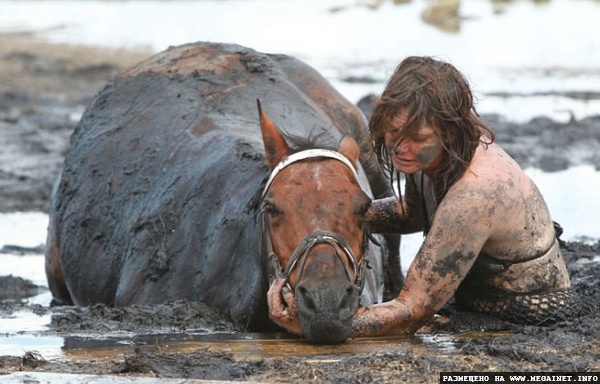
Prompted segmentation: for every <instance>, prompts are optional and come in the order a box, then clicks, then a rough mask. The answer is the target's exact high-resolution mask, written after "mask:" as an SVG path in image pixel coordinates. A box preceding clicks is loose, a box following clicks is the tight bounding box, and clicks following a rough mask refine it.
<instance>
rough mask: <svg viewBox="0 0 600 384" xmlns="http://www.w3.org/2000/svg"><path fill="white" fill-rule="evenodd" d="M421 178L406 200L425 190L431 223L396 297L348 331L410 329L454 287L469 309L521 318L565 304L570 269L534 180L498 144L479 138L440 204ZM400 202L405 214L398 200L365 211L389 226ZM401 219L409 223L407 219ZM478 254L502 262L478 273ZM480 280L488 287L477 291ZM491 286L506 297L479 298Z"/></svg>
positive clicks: (363, 313) (364, 311) (362, 315)
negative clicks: (464, 168)
mask: <svg viewBox="0 0 600 384" xmlns="http://www.w3.org/2000/svg"><path fill="white" fill-rule="evenodd" d="M420 177H422V176H421V175H420V174H419V175H418V176H417V179H420ZM424 177H425V180H424V183H423V186H424V187H423V188H424V190H423V191H419V190H418V189H419V188H418V186H419V185H420V183H415V184H416V186H417V190H416V191H412V190H410V191H408V192H407V199H409V198H412V197H413V196H418V194H420V193H421V192H422V193H423V194H424V199H425V202H426V204H425V205H426V209H427V213H428V217H429V219H430V222H431V223H432V225H431V228H430V230H429V233H428V235H427V237H426V238H425V240H424V243H423V245H422V246H421V249H420V250H419V252H418V253H417V255H416V257H415V259H414V261H413V263H412V265H411V266H410V268H409V270H408V274H407V277H406V282H405V285H404V288H403V289H402V291H401V292H400V294H399V295H398V297H397V299H395V300H392V301H390V302H386V303H382V304H378V305H373V306H371V307H368V308H361V309H359V311H358V312H357V315H356V317H355V320H354V332H353V335H354V336H376V335H385V334H391V333H396V334H402V333H412V332H415V331H416V330H417V329H418V328H419V327H421V326H422V325H423V324H425V323H426V322H427V321H428V320H429V319H431V318H432V316H433V315H434V314H435V313H436V312H437V311H439V310H440V309H441V308H442V307H443V306H444V305H445V304H446V303H447V302H448V301H449V300H450V299H451V298H452V297H453V296H454V294H455V293H456V291H457V290H459V292H461V293H462V294H461V295H460V298H461V300H460V301H461V305H462V306H463V307H466V308H469V309H472V310H479V311H485V312H488V313H496V314H498V313H499V312H500V311H501V310H506V311H509V312H510V311H511V310H512V311H522V310H523V308H528V309H529V311H530V313H529V314H521V316H520V317H518V316H513V317H511V316H506V317H507V318H511V319H513V320H519V319H521V320H522V321H524V322H531V321H537V320H540V319H541V318H543V317H544V316H547V315H548V313H549V311H550V312H551V311H552V309H553V308H557V306H558V307H560V306H561V305H568V304H569V302H570V301H571V300H572V298H571V296H570V293H569V288H570V279H569V274H568V272H567V269H566V266H565V263H564V260H563V258H562V256H561V254H560V250H559V249H558V242H557V241H556V238H555V230H554V225H553V223H552V220H551V217H550V214H549V212H548V208H547V207H546V204H545V203H544V200H543V198H542V196H541V194H540V192H539V190H538V189H537V188H536V186H535V185H534V184H533V182H532V181H531V180H530V179H529V178H528V177H527V175H526V174H525V173H524V172H523V171H522V170H521V169H520V167H519V166H518V165H517V164H516V163H515V162H514V160H512V159H511V158H510V157H509V156H508V155H507V154H506V153H505V152H504V151H503V150H502V149H501V148H500V147H498V146H497V145H495V144H490V145H483V144H481V145H480V146H479V147H478V148H477V150H476V152H475V155H474V157H473V160H472V162H471V163H470V165H469V167H468V169H467V171H466V173H465V174H464V175H463V177H462V178H460V179H459V180H458V181H457V182H456V183H455V184H454V185H453V186H452V187H451V188H450V189H449V190H448V192H447V194H446V196H445V197H444V199H443V200H442V201H441V202H440V203H439V205H437V204H435V199H434V198H433V193H432V191H433V189H432V187H431V183H430V182H429V178H428V176H427V175H425V176H424ZM403 202H404V214H402V207H401V206H400V204H399V203H396V205H395V206H394V205H392V202H391V201H390V200H385V201H383V202H382V203H381V204H380V203H379V202H374V204H373V208H372V210H373V211H374V213H371V214H370V216H369V217H370V219H371V218H372V219H376V218H378V217H381V218H384V219H386V223H387V227H390V228H393V227H394V225H391V224H390V223H391V221H392V220H393V219H394V218H398V217H400V218H406V217H411V216H413V214H414V213H413V212H412V211H410V208H411V206H414V205H413V204H406V202H405V201H403ZM390 208H391V210H390ZM381 211H388V212H389V213H388V214H383V213H381ZM402 222H403V223H409V224H410V221H408V220H407V219H404V220H403V221H402ZM373 226H374V225H373ZM382 227H385V225H383V226H382ZM482 254H485V255H487V256H488V257H490V258H493V259H494V260H497V263H498V264H499V265H502V266H503V267H502V268H499V269H498V268H491V269H490V270H488V271H487V272H485V273H484V272H482V268H480V267H481V265H480V264H481V263H479V264H478V263H477V260H478V258H479V257H480V255H482ZM482 286H483V287H488V288H489V289H488V290H487V291H482V292H481V293H482V295H481V296H478V292H477V289H480V288H481V287H482ZM474 287H477V288H476V289H473V288H474ZM490 290H496V291H497V292H507V295H506V297H510V298H512V299H511V300H512V301H510V300H509V302H507V300H506V299H503V300H498V299H497V296H495V297H494V300H488V301H483V300H482V298H485V296H483V294H484V293H485V292H489V291H490ZM474 291H475V292H474ZM553 292H555V293H556V294H553ZM501 308H502V309H501ZM507 314H508V312H507ZM538 315H539V316H538Z"/></svg>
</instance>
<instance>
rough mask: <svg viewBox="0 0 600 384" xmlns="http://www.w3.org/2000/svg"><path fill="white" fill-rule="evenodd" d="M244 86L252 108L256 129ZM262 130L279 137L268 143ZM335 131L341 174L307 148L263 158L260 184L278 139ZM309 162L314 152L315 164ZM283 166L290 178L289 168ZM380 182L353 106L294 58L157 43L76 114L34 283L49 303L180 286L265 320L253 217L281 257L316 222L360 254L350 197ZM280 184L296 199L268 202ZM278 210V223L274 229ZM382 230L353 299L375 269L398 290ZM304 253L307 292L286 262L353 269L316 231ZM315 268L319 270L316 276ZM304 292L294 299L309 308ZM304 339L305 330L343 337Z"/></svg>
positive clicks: (368, 290)
mask: <svg viewBox="0 0 600 384" xmlns="http://www.w3.org/2000/svg"><path fill="white" fill-rule="evenodd" d="M257 99H259V100H260V101H261V102H262V108H263V109H264V111H265V112H263V114H262V116H263V117H264V118H263V119H260V120H262V123H263V127H262V131H263V132H262V135H261V125H260V123H259V111H258V109H257V103H256V100H257ZM267 114H268V117H267ZM277 127H279V128H281V130H282V131H283V132H284V133H283V135H282V136H277V135H278V133H277V132H278V130H277ZM274 129H275V130H276V131H277V132H275V133H273V132H274V131H273V130H274ZM269 130H270V131H269ZM265 132H267V133H266V134H265ZM273 135H275V136H277V137H280V139H281V138H285V140H286V141H287V142H290V143H295V144H290V145H289V147H288V146H287V144H281V143H279V144H277V143H274V142H273V137H274V136H273ZM346 136H349V137H352V138H353V139H354V140H353V142H354V141H355V142H356V143H358V147H356V151H355V152H356V153H355V155H353V154H352V151H353V150H352V149H350V150H348V149H346V152H349V154H344V156H345V158H350V159H349V161H350V163H351V164H352V166H353V167H354V168H355V171H356V172H357V178H356V177H355V176H352V172H350V170H349V169H348V166H347V164H345V163H343V162H342V161H339V160H336V159H335V158H327V157H324V158H321V157H319V156H317V158H312V159H306V160H302V161H296V162H295V163H298V164H294V165H289V167H288V168H289V169H288V168H286V169H285V170H280V171H278V172H280V175H277V176H276V178H275V179H274V180H271V184H270V186H269V192H268V194H267V195H268V196H263V191H265V190H264V189H265V183H266V181H267V179H268V178H269V175H270V174H271V171H272V170H273V168H275V167H277V165H278V163H279V162H280V161H281V160H284V159H286V158H287V157H289V155H290V154H291V153H292V152H295V151H296V150H297V149H308V148H326V149H330V150H334V151H339V150H340V143H343V142H346V141H347V140H344V138H345V137H346ZM282 145H283V147H284V148H282ZM354 146H356V144H354ZM347 147H348V146H347V145H346V148H347ZM350 147H352V145H350ZM265 148H266V149H267V153H265ZM269 151H271V152H269ZM353 156H355V157H356V159H352V158H351V157H353ZM312 164H325V166H324V167H321V168H319V169H320V170H321V171H322V172H321V173H322V175H321V176H319V174H318V173H319V172H314V171H313V168H314V167H313V166H312ZM298 165H300V168H302V169H304V170H303V171H299V170H298V169H300V168H298V167H297V166H298ZM294 167H296V168H295V169H296V170H294ZM332 167H333V168H332ZM331 169H334V171H332V170H331ZM301 172H305V173H304V174H302V173H301ZM310 172H312V173H310ZM328 172H329V174H328ZM293 174H295V175H296V176H295V177H301V178H302V179H295V180H296V181H294V179H293V177H292V176H293ZM332 175H334V176H335V178H338V176H339V175H341V176H340V177H341V178H342V179H340V180H342V181H340V183H342V184H341V185H333V184H332V183H333V181H332V180H331V179H333V178H334V177H333V176H332ZM323 177H325V178H326V179H323ZM328 180H331V181H328ZM286 183H296V184H300V185H296V186H295V187H294V188H289V184H286ZM311 183H312V184H311ZM315 183H317V184H318V186H315V185H317V184H315ZM335 183H337V181H336V182H335ZM344 183H345V184H347V185H344ZM359 184H360V187H361V188H354V187H348V186H349V185H353V186H355V185H359ZM387 185H388V183H387V182H386V181H385V179H384V178H383V176H382V174H381V172H380V170H379V168H378V166H377V163H376V160H375V158H374V157H373V155H372V153H371V152H370V149H369V145H368V142H367V135H366V131H365V121H364V117H362V115H361V114H360V112H359V111H358V109H356V108H355V107H354V106H353V105H352V104H350V103H349V102H348V101H346V100H345V99H344V98H343V97H342V96H340V95H339V94H338V93H337V92H336V91H335V90H334V89H333V88H332V87H331V86H330V85H329V84H328V83H327V82H326V81H325V80H324V79H323V78H322V77H321V76H320V75H319V74H318V73H316V71H314V70H313V69H311V68H310V67H309V66H307V65H306V64H303V63H302V62H300V61H298V60H295V59H293V58H290V57H288V56H284V55H268V54H262V53H258V52H255V51H253V50H250V49H247V48H244V47H240V46H236V45H224V44H209V43H196V44H189V45H185V46H181V47H176V48H170V49H169V50H167V51H165V52H163V53H161V54H158V55H156V56H153V57H151V58H150V59H148V60H147V61H145V62H142V63H140V64H139V65H137V66H135V67H132V68H130V69H128V70H125V71H123V72H122V73H121V74H119V75H118V76H117V77H116V78H114V79H113V80H112V81H111V82H109V83H108V84H107V85H106V87H105V88H104V89H103V90H102V91H101V92H100V93H99V94H98V95H97V96H96V97H95V99H94V100H93V102H92V103H91V105H90V106H89V107H88V109H87V110H86V112H85V114H84V115H83V117H82V119H81V121H80V123H79V125H78V126H77V127H76V129H75V131H74V133H73V136H72V138H71V148H70V150H69V153H68V154H67V157H66V160H65V164H64V167H63V170H62V172H61V175H60V177H59V179H58V180H57V183H56V185H55V188H54V191H53V197H52V201H51V207H50V226H49V232H48V244H47V252H46V253H47V254H46V273H47V276H48V281H49V286H50V288H51V290H52V293H53V295H54V298H55V302H57V303H64V304H75V305H91V304H95V303H104V304H107V305H114V306H123V305H131V304H158V303H165V302H168V301H172V300H179V299H189V300H193V301H200V302H204V303H206V304H208V305H209V306H211V307H213V308H215V309H217V310H219V311H220V312H221V313H223V314H224V315H226V316H227V317H228V318H229V319H230V320H231V321H233V322H234V324H236V325H238V326H240V327H242V328H244V329H247V330H251V331H262V330H269V329H273V327H274V324H273V323H271V322H270V320H269V319H268V310H267V304H266V291H267V288H268V282H269V274H270V273H272V269H269V267H268V266H267V265H265V264H266V263H267V260H268V259H269V257H268V255H264V249H261V248H263V247H261V246H260V243H261V242H262V243H263V244H264V238H261V237H263V236H264V235H265V233H264V231H265V223H266V227H267V228H266V230H268V231H269V233H268V237H269V238H270V242H271V244H272V246H273V247H274V248H276V249H275V250H274V254H277V256H278V257H279V258H280V259H281V260H280V261H281V263H282V266H283V268H285V266H286V263H287V261H288V260H289V258H290V255H291V253H293V251H294V249H289V248H290V247H292V248H294V247H298V246H299V245H300V244H299V243H301V242H302V241H303V239H305V238H306V237H307V236H309V235H311V234H314V233H317V234H320V233H321V232H319V231H326V233H334V234H336V235H338V236H340V237H342V238H343V242H344V243H347V244H348V247H349V248H351V251H353V252H355V253H357V254H358V255H359V256H358V257H359V258H362V256H363V255H362V253H363V245H365V244H364V242H365V241H368V240H367V239H366V237H363V236H362V234H363V233H365V231H366V230H367V228H365V227H364V225H363V222H362V221H361V218H360V215H361V214H362V212H361V210H364V209H365V203H366V202H368V199H367V201H365V199H364V197H358V196H359V195H360V194H361V193H363V194H364V193H367V194H369V193H371V192H370V191H372V193H373V195H374V196H375V197H383V196H388V195H390V194H391V191H390V190H389V188H388V187H387ZM282 188H288V189H286V190H285V191H287V192H285V191H283V189H282ZM302 188H304V189H302ZM306 188H308V189H306ZM321 190H322V191H324V192H323V193H325V195H322V196H324V197H319V199H321V200H323V201H313V202H312V203H310V199H304V198H303V197H302V196H309V195H314V196H321V195H319V193H321V192H319V191H321ZM332 190H335V192H331V191H332ZM290 191H291V192H290ZM349 191H350V192H349ZM265 192H267V191H265ZM286 193H288V194H290V193H295V194H296V196H295V197H294V198H295V199H296V200H295V201H294V204H288V205H286V206H285V207H282V206H280V205H282V204H284V203H283V202H284V201H287V198H286V197H285V196H286V195H285V194H286ZM348 193H350V195H348ZM303 194H304V195H303ZM282 196H283V199H282ZM277 199H279V200H277ZM276 200H277V201H276ZM313 200H314V199H313ZM351 200H352V201H351ZM278 204H279V205H278ZM303 204H304V205H303ZM311 204H312V205H311ZM358 205H360V206H358ZM332 211H335V212H333V213H332ZM297 212H301V213H302V215H298V214H296V213H297ZM336 212H337V213H336ZM311 217H312V218H311ZM284 220H291V221H290V222H287V224H286V222H285V221H284ZM296 222H298V223H300V224H298V223H296ZM290 223H291V224H293V225H294V226H295V232H296V233H295V234H294V235H293V236H291V235H289V233H286V230H285V228H290V225H291V224H290ZM342 232H343V233H342ZM383 240H384V244H383V246H382V247H380V248H379V247H374V246H370V247H369V250H368V251H367V253H368V257H369V264H370V269H368V268H363V269H361V273H363V272H365V274H366V276H365V278H364V279H361V280H364V281H365V289H364V290H363V292H362V299H363V301H366V302H369V301H371V302H373V301H379V300H381V295H382V289H383V288H384V287H383V285H384V281H385V284H386V289H387V292H388V293H391V294H394V293H396V292H397V290H398V289H399V288H400V284H401V274H400V269H399V261H398V260H399V258H398V238H397V237H385V238H384V239H383ZM294 242H296V244H295V245H293V246H292V245H291V244H292V243H294ZM261 252H262V253H261ZM310 252H314V253H315V254H316V256H314V255H313V254H312V253H311V254H310V255H307V257H305V258H304V260H303V261H302V263H303V266H302V268H303V269H302V271H301V272H299V270H298V269H295V270H294V271H291V273H290V274H291V275H293V276H290V283H292V285H294V288H297V287H296V286H301V287H302V289H304V290H305V291H303V293H304V296H305V299H307V300H308V301H310V300H320V299H319V298H318V297H319V295H318V294H316V295H312V293H311V292H307V291H306V290H307V289H311V286H310V284H300V283H301V282H300V281H294V279H297V278H298V275H299V274H302V276H303V277H302V279H305V278H307V275H310V274H311V273H317V274H318V273H321V276H320V278H321V279H323V278H324V277H325V278H326V279H331V281H333V280H335V279H338V278H340V279H341V278H345V279H348V281H355V280H354V279H353V278H354V276H353V275H355V274H356V273H358V271H355V270H353V269H352V268H348V265H349V263H351V261H350V260H349V259H348V257H347V255H346V253H345V252H344V250H343V249H342V246H341V245H340V244H339V243H336V242H333V243H327V242H325V243H319V244H318V245H316V246H314V250H311V251H310ZM332 254H333V256H332ZM313 259H316V260H317V262H313ZM357 261H360V260H357ZM361 266H362V265H361ZM326 267H331V268H333V269H332V270H333V272H331V273H330V275H327V273H329V272H327V273H326V272H323V271H326V270H327V268H326ZM319 268H320V270H321V272H318V271H319ZM331 268H330V269H331ZM315 271H317V272H315ZM340 271H342V272H340ZM384 271H387V273H388V274H387V275H385V273H386V272H384ZM346 274H347V275H351V276H344V275H346ZM361 283H362V282H361ZM313 285H314V284H313ZM307 287H309V288H307ZM315 289H321V288H318V287H317V288H315ZM347 290H348V292H350V291H352V289H350V288H348V289H347ZM317 293H318V292H317ZM325 299H326V298H325ZM325 299H323V300H325ZM335 300H341V301H344V300H350V301H352V300H354V299H352V298H351V299H347V298H346V299H344V298H342V299H339V298H338V299H335ZM316 304H318V303H313V302H310V303H309V304H308V306H309V307H311V308H310V309H311V310H315V308H314V305H316ZM342 304H344V303H342ZM340 305H341V304H340ZM344 305H345V304H344ZM356 305H357V303H356ZM354 306H355V304H354V303H352V304H351V305H350V307H348V308H345V311H346V312H347V311H352V310H353V309H352V308H354ZM316 310H318V308H317V309H316ZM340 313H341V312H340ZM301 316H302V314H301ZM304 316H305V319H306V318H307V317H308V316H309V315H304ZM333 316H336V315H335V314H334V315H333ZM317 317H318V316H317ZM342 333H343V332H342ZM320 337H321V336H317V337H316V338H315V340H314V341H325V342H327V341H340V340H342V339H343V338H344V337H343V336H342V337H339V338H340V340H337V339H335V340H327V339H324V340H321V339H319V338H320ZM309 338H310V336H309Z"/></svg>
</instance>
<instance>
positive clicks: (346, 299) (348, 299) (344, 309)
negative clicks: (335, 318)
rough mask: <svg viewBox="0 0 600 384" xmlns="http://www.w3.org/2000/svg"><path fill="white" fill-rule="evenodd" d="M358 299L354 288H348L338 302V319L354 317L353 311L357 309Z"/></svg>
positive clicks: (358, 296)
mask: <svg viewBox="0 0 600 384" xmlns="http://www.w3.org/2000/svg"><path fill="white" fill-rule="evenodd" d="M359 299H360V295H359V294H358V295H357V290H356V288H355V287H353V286H350V287H347V288H346V289H345V291H344V294H343V295H341V298H340V301H339V303H340V306H339V314H340V319H345V318H349V317H352V316H354V311H355V310H356V308H357V307H358V300H359Z"/></svg>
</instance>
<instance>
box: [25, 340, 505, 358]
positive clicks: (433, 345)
mask: <svg viewBox="0 0 600 384" xmlns="http://www.w3.org/2000/svg"><path fill="white" fill-rule="evenodd" d="M493 336H494V335H493V334H490V333H486V334H478V333H467V334H464V335H449V334H448V335H443V334H442V335H440V334H436V335H416V336H398V337H386V338H360V339H353V340H349V341H347V342H346V343H343V344H337V345H313V344H308V343H306V342H305V341H303V340H301V339H298V338H294V337H291V336H290V335H288V334H284V333H235V334H229V333H214V334H189V333H184V334H182V333H171V334H148V335H135V336H132V337H118V336H114V337H101V338H94V337H89V336H69V337H64V338H61V337H50V338H47V337H46V338H45V343H53V342H56V344H55V346H54V349H56V350H55V351H54V353H53V352H52V350H51V348H47V349H46V350H47V353H49V354H50V355H54V356H56V359H59V360H63V359H71V360H83V359H90V358H93V359H105V360H115V359H118V358H121V357H122V356H124V355H125V354H131V353H134V352H135V351H136V350H137V351H138V352H142V353H157V352H160V353H163V354H171V355H174V354H181V353H191V352H194V351H200V350H202V351H207V352H212V353H223V354H228V355H230V356H231V358H232V359H233V360H234V361H237V362H242V361H244V362H247V361H262V360H265V359H273V358H281V357H303V358H308V359H307V360H305V361H307V362H320V363H328V362H329V363H331V362H337V361H341V360H342V359H343V358H344V357H348V356H352V355H357V354H370V353H400V352H408V351H411V352H412V353H415V354H417V355H436V354H448V353H452V352H456V351H457V350H459V349H460V348H461V346H463V345H464V344H465V343H466V342H467V341H468V340H469V339H471V338H474V337H484V338H492V337H493ZM40 342H41V340H37V344H38V345H39V344H40ZM21 345H22V344H21ZM48 347H49V346H48Z"/></svg>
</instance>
